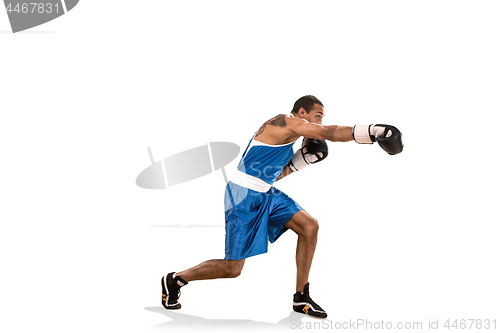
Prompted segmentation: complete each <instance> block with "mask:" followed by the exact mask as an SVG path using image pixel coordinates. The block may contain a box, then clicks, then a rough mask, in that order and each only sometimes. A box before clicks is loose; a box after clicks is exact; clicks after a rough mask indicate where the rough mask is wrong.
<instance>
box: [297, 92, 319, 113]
mask: <svg viewBox="0 0 500 333" xmlns="http://www.w3.org/2000/svg"><path fill="white" fill-rule="evenodd" d="M314 104H319V105H321V106H324V105H323V103H321V101H320V100H319V99H317V98H316V97H314V96H313V95H305V96H302V97H301V98H299V99H298V100H297V101H296V102H295V104H294V105H293V109H292V112H293V113H297V112H299V109H300V108H304V109H305V110H306V112H307V113H309V111H311V110H312V108H313V107H314Z"/></svg>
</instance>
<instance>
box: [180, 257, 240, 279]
mask: <svg viewBox="0 0 500 333" xmlns="http://www.w3.org/2000/svg"><path fill="white" fill-rule="evenodd" d="M244 264H245V259H241V260H225V259H214V260H207V261H205V262H202V263H201V264H199V265H198V266H194V267H192V268H189V269H186V270H184V271H182V272H179V273H177V276H179V277H181V278H182V279H183V280H185V281H187V282H189V281H195V280H210V279H220V278H235V277H237V276H239V275H240V273H241V270H242V269H243V265H244Z"/></svg>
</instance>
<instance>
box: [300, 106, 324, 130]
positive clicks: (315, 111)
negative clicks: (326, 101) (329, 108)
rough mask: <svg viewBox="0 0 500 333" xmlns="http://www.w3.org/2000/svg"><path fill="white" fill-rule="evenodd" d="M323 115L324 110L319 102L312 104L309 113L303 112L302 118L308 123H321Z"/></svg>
mask: <svg viewBox="0 0 500 333" xmlns="http://www.w3.org/2000/svg"><path fill="white" fill-rule="evenodd" d="M324 116H325V110H324V109H323V107H322V106H321V105H320V104H314V107H313V108H312V109H311V111H309V113H307V112H304V113H303V118H304V119H305V120H307V121H308V122H310V123H314V124H320V125H321V124H322V121H323V117H324Z"/></svg>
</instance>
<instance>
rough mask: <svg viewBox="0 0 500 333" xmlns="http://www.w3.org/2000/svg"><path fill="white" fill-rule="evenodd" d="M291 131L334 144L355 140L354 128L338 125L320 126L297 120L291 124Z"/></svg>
mask: <svg viewBox="0 0 500 333" xmlns="http://www.w3.org/2000/svg"><path fill="white" fill-rule="evenodd" d="M290 125H291V126H290V130H291V131H292V132H293V133H295V134H297V135H300V136H303V137H305V138H312V139H317V140H328V141H332V142H348V141H352V140H354V137H353V134H352V129H353V128H352V127H350V126H338V125H326V126H325V125H320V124H314V123H310V122H307V121H305V120H303V119H297V120H294V121H293V122H291V124H290Z"/></svg>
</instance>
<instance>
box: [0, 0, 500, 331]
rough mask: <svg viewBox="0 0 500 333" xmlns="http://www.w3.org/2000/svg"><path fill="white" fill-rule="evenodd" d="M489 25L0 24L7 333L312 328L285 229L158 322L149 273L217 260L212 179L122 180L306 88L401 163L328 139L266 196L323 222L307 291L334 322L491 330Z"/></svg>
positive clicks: (269, 17)
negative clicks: (477, 322) (302, 307)
mask: <svg viewBox="0 0 500 333" xmlns="http://www.w3.org/2000/svg"><path fill="white" fill-rule="evenodd" d="M499 15H500V4H499V3H498V2H497V1H308V2H306V1H255V0H254V1H157V0H149V1H117V0H114V1H111V0H109V1H91V0H83V1H81V2H80V3H79V4H78V5H77V7H75V8H74V9H73V10H72V11H71V12H69V13H68V14H66V15H64V16H62V17H60V18H59V19H56V20H54V21H52V22H49V23H47V24H45V25H42V26H39V27H36V28H33V29H31V30H28V31H26V32H23V33H18V34H12V33H11V32H10V25H9V22H8V18H7V14H6V13H5V12H4V11H0V32H1V33H0V48H1V52H0V61H1V69H0V112H1V118H0V138H1V154H0V156H1V157H0V159H1V163H0V168H1V173H0V181H1V183H0V191H1V192H0V193H1V209H0V214H1V215H0V218H1V232H0V250H1V258H2V259H1V267H2V273H1V274H0V292H1V294H0V304H1V321H0V327H1V330H2V331H3V332H28V331H29V332H38V331H44V332H125V331H132V332H138V331H143V330H148V331H149V330H152V331H169V330H170V331H172V330H192V329H200V330H202V329H209V328H214V329H218V330H228V331H234V330H241V329H248V330H257V329H258V330H275V329H287V328H293V325H296V326H297V323H299V322H300V321H302V324H304V323H308V322H314V320H312V319H309V318H303V317H302V316H300V315H293V314H291V307H292V305H291V301H292V295H293V293H294V292H295V263H294V256H295V244H296V236H295V235H294V234H293V233H292V232H287V233H286V234H285V235H283V236H282V238H280V240H279V241H278V242H276V243H275V244H273V245H271V246H270V251H269V253H268V254H266V255H260V256H257V257H253V258H250V259H248V260H247V263H246V266H245V268H244V270H243V273H242V275H241V276H240V277H239V278H237V279H232V280H216V281H203V282H193V283H191V284H190V285H189V286H187V287H185V288H184V289H183V290H182V292H183V294H182V297H181V301H182V304H183V308H182V309H181V310H180V311H178V312H167V311H166V310H163V308H161V304H160V292H161V290H160V278H161V276H162V275H164V274H166V273H168V272H170V271H174V270H177V271H179V270H182V269H185V268H188V267H191V266H193V265H196V264H198V263H200V262H201V261H204V260H207V259H212V258H223V256H224V228H223V225H224V220H223V191H224V181H223V177H222V174H221V172H217V173H213V174H211V175H209V176H206V177H204V178H200V179H197V180H194V181H192V182H189V183H185V184H182V185H178V186H175V187H172V188H170V189H168V190H163V191H162V190H145V189H141V188H139V187H137V186H136V185H135V178H136V177H137V175H138V174H139V173H140V172H141V171H142V170H143V169H144V168H146V167H147V166H148V165H149V164H150V163H151V162H150V158H149V155H148V151H147V147H151V148H152V151H153V155H154V157H155V159H161V158H164V157H167V156H169V155H172V154H175V153H178V152H181V151H184V150H186V149H189V148H193V147H197V146H200V145H203V144H205V143H206V142H209V141H229V142H234V143H237V144H238V145H239V146H240V147H241V149H242V151H243V149H244V148H245V146H246V144H247V143H248V140H249V139H250V137H251V136H252V134H253V133H254V132H255V131H256V130H257V129H258V127H259V126H260V125H261V124H262V123H263V122H264V121H266V120H267V119H269V118H271V117H273V116H275V115H276V114H279V113H289V112H290V110H291V108H292V106H293V103H294V102H295V100H296V99H297V98H299V97H301V96H302V95H305V94H314V95H316V96H317V97H318V98H319V99H320V100H321V101H322V102H323V104H324V105H325V110H326V117H325V119H324V124H339V125H349V126H352V125H354V124H370V123H388V124H393V125H396V126H397V127H398V128H399V129H400V130H401V131H402V132H403V133H404V135H405V150H404V152H403V153H402V154H400V155H397V156H389V155H387V154H385V153H384V152H383V151H382V150H381V149H380V148H379V147H378V145H373V146H369V145H358V144H356V143H354V142H349V143H330V144H329V148H330V155H329V156H328V158H327V159H326V160H325V161H323V162H322V163H320V164H316V165H314V166H310V167H308V168H307V169H305V170H303V171H301V172H300V173H297V174H293V175H291V176H289V178H286V179H284V180H283V181H281V182H279V183H277V184H276V186H277V187H278V188H280V189H281V190H283V191H285V192H286V193H287V194H289V195H290V196H291V197H292V198H294V199H295V200H296V201H298V202H299V203H300V204H301V205H302V206H303V207H304V208H305V209H306V210H307V211H308V212H309V213H311V215H313V216H315V217H316V218H317V219H318V220H319V221H320V236H319V243H318V247H317V252H316V256H315V259H314V263H313V268H312V270H311V274H310V282H311V295H312V297H313V299H314V300H316V301H317V302H318V303H319V304H320V305H321V306H322V307H323V308H324V309H325V310H327V311H328V313H329V319H331V320H333V321H334V322H345V321H349V320H354V321H355V320H357V319H365V320H368V321H372V322H381V321H382V320H383V321H384V322H389V321H390V322H393V323H396V322H399V321H401V322H406V321H411V322H413V321H421V322H423V325H424V328H426V327H427V325H428V321H429V319H431V320H433V321H435V320H439V324H440V326H441V328H442V325H443V324H444V322H445V321H446V319H452V320H453V319H469V318H475V319H490V320H493V319H496V320H497V330H498V329H500V317H499V316H498V314H499V313H500V311H499V310H500V304H499V300H500V290H499V286H498V281H499V280H500V274H499V264H498V262H499V261H498V253H499V250H500V249H499V247H500V246H499V242H498V236H499V227H498V224H499V222H500V221H499V216H498V208H495V205H497V204H498V201H499V200H498V199H499V196H498V188H499V185H500V183H499V178H498V168H499V162H498V156H497V155H498V145H497V143H496V141H497V138H498V121H497V118H498V116H497V114H498V112H499V111H500V99H499V88H500V81H499V77H500V62H499V60H498V59H500V45H499V42H498V41H499V37H500V21H499V20H498V17H499ZM238 160H239V157H238V158H237V159H236V160H235V161H233V162H232V163H231V164H229V165H228V166H227V167H226V171H227V173H228V175H231V174H232V173H234V170H235V167H236V163H237V162H238ZM193 225H194V226H195V227H193ZM279 321H281V322H280V324H279V325H274V324H276V323H278V322H279ZM157 325H159V326H157ZM361 328H362V327H361ZM443 331H445V330H444V329H443ZM490 331H491V329H490Z"/></svg>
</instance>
